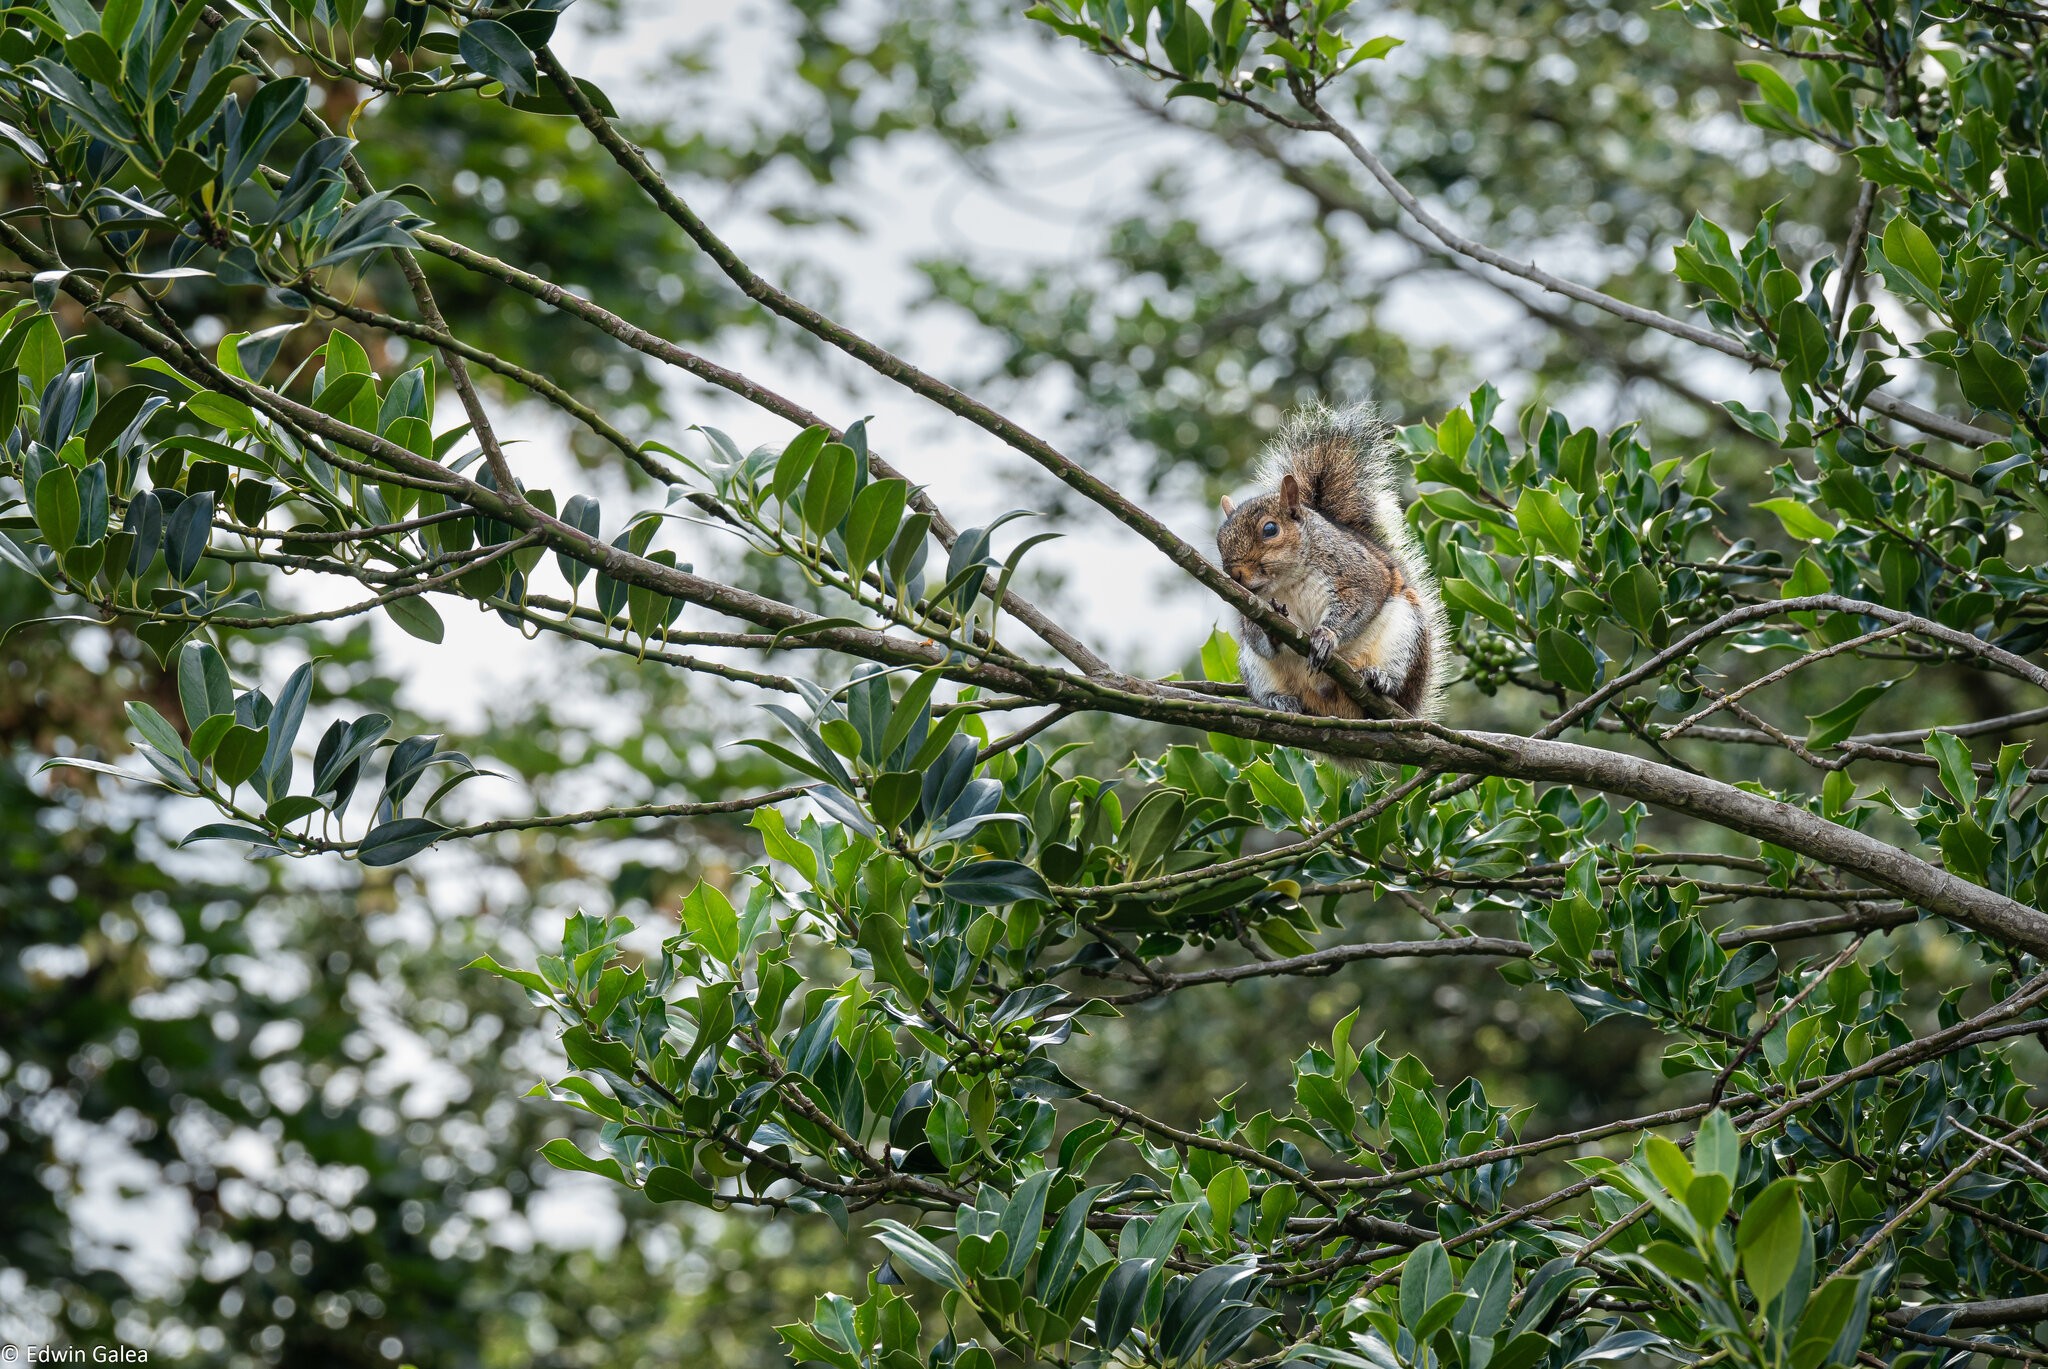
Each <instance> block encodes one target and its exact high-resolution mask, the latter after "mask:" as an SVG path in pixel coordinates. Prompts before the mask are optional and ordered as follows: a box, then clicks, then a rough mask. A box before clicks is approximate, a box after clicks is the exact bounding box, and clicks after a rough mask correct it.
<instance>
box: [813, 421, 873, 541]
mask: <svg viewBox="0 0 2048 1369" xmlns="http://www.w3.org/2000/svg"><path fill="white" fill-rule="evenodd" d="M859 468H860V458H859V457H857V456H855V455H854V451H853V448H851V447H849V446H847V445H846V444H845V443H843V442H828V443H826V444H825V446H824V449H823V450H821V451H820V452H819V453H818V459H817V460H816V461H814V462H812V463H811V473H810V475H809V476H808V477H807V478H806V479H805V481H804V497H803V505H802V513H803V520H804V526H805V527H806V528H808V529H809V530H810V532H811V535H812V536H814V537H823V536H824V535H825V534H826V533H828V532H830V531H832V530H833V529H834V528H836V527H838V526H839V520H840V519H842V518H844V517H846V511H847V510H848V509H850V508H852V507H853V493H854V490H853V487H854V483H855V481H856V480H857V479H858V478H859Z"/></svg>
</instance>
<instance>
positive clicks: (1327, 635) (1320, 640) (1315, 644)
mask: <svg viewBox="0 0 2048 1369" xmlns="http://www.w3.org/2000/svg"><path fill="white" fill-rule="evenodd" d="M1336 651H1337V634H1336V633H1334V632H1332V631H1331V630H1330V629H1329V628H1326V627H1319V628H1317V629H1316V630H1315V631H1314V632H1311V633H1310V634H1309V635H1308V663H1309V664H1310V665H1311V666H1313V667H1315V668H1316V669H1317V670H1321V669H1322V668H1323V667H1324V666H1326V665H1328V664H1329V663H1330V657H1331V656H1333V655H1335V654H1336Z"/></svg>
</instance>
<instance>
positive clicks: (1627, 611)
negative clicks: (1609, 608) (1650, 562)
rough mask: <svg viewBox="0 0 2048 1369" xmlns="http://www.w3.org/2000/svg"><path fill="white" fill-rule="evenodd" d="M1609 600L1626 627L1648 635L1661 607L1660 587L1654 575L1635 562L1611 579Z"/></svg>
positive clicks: (1651, 571) (1662, 590)
mask: <svg viewBox="0 0 2048 1369" xmlns="http://www.w3.org/2000/svg"><path fill="white" fill-rule="evenodd" d="M1609 597H1610V599H1611V600H1612V601H1613V604H1614V608H1615V611H1616V612H1618V613H1620V614H1621V616H1622V618H1623V620H1624V621H1626V622H1627V623H1628V625H1629V626H1630V627H1632V628H1634V629H1635V630H1636V631H1638V632H1648V631H1649V630H1650V629H1651V627H1652V626H1654V625H1655V623H1656V621H1657V613H1658V610H1660V609H1662V608H1663V607H1664V585H1663V582H1662V581H1660V580H1659V579H1658V578H1657V572H1656V571H1654V570H1651V569H1650V568H1649V567H1648V566H1646V565H1644V564H1643V563H1642V562H1640V561H1638V562H1636V563H1635V564H1634V565H1632V566H1630V567H1629V568H1628V569H1627V570H1625V571H1623V572H1622V573H1621V574H1620V575H1618V576H1616V577H1615V578H1614V582H1613V585H1612V586H1611V588H1610V590H1609Z"/></svg>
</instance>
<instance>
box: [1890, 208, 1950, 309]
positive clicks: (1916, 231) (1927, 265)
mask: <svg viewBox="0 0 2048 1369" xmlns="http://www.w3.org/2000/svg"><path fill="white" fill-rule="evenodd" d="M1884 255H1885V259H1886V260H1887V261H1889V262H1891V263H1892V264H1893V265H1894V266H1901V267H1904V268H1905V269H1906V270H1908V271H1911V272H1912V273H1913V274H1914V276H1916V277H1917V278H1918V279H1919V281H1920V283H1921V284H1922V285H1924V286H1926V287H1927V288H1928V290H1930V291H1934V292H1939V291H1940V289H1941V253H1939V252H1937V251H1936V250H1935V248H1934V240H1933V239H1932V238H1930V237H1928V236H1927V230H1925V229H1923V228H1922V227H1921V226H1920V225H1919V224H1917V223H1914V222H1913V221H1912V220H1911V219H1909V218H1907V217H1906V216H1905V215H1904V214H1899V215H1896V216H1894V217H1893V219H1892V221H1891V222H1890V223H1888V224H1886V225H1885V229H1884Z"/></svg>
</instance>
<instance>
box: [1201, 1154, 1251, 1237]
mask: <svg viewBox="0 0 2048 1369" xmlns="http://www.w3.org/2000/svg"><path fill="white" fill-rule="evenodd" d="M1251 1196H1252V1181H1251V1179H1250V1178H1249V1177H1248V1176H1247V1175H1246V1174H1245V1172H1244V1167H1243V1166H1242V1165H1226V1166H1225V1167H1224V1168H1222V1169H1219V1170H1217V1171H1216V1173H1215V1174H1214V1175H1213V1176H1212V1177H1211V1178H1210V1180H1209V1187H1208V1199H1209V1229H1210V1230H1211V1231H1213V1232H1215V1233H1216V1239H1217V1240H1219V1241H1222V1240H1226V1239H1228V1237H1229V1235H1230V1222H1231V1218H1233V1217H1235V1216H1236V1215H1237V1210H1238V1209H1239V1208H1240V1207H1243V1206H1244V1205H1245V1204H1246V1203H1247V1202H1250V1201H1251Z"/></svg>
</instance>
